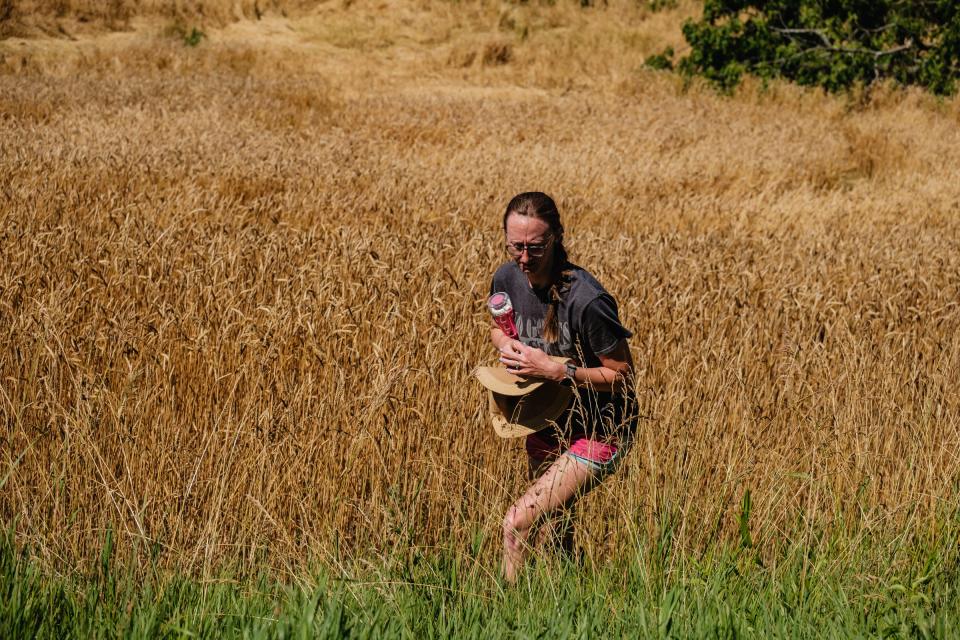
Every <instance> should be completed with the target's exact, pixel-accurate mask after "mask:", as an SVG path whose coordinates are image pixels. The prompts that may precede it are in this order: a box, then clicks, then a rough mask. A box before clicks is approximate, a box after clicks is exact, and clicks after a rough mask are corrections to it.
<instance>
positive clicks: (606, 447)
mask: <svg viewBox="0 0 960 640" xmlns="http://www.w3.org/2000/svg"><path fill="white" fill-rule="evenodd" d="M565 444H567V443H565V442H560V441H559V440H558V439H557V438H556V436H554V435H553V434H551V433H550V432H546V433H545V432H539V433H532V434H530V435H529V436H527V443H526V445H527V455H529V456H530V457H531V458H535V459H545V458H548V457H551V456H559V455H564V454H565V455H568V456H570V457H571V458H574V459H575V460H578V461H580V462H582V463H584V464H586V465H587V466H588V467H590V468H591V469H593V470H594V471H596V472H600V473H604V474H607V473H612V472H613V471H615V470H616V468H617V466H618V465H619V462H620V460H622V459H623V455H624V454H625V453H626V450H627V449H628V448H629V442H623V441H620V440H617V439H610V440H607V441H603V440H591V439H589V438H587V437H585V436H583V435H580V436H574V437H573V438H572V439H571V441H570V443H569V446H567V447H564V445H565Z"/></svg>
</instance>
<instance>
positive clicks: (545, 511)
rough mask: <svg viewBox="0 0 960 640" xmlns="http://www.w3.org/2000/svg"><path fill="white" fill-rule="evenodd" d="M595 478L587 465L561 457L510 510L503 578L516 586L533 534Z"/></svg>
mask: <svg viewBox="0 0 960 640" xmlns="http://www.w3.org/2000/svg"><path fill="white" fill-rule="evenodd" d="M594 479H595V475H594V472H593V470H591V469H590V467H588V466H587V465H585V464H584V463H582V462H580V461H578V460H576V459H574V458H571V457H570V456H567V455H562V456H560V457H558V458H557V459H556V460H555V461H554V462H553V463H552V464H551V465H550V466H549V467H548V468H547V470H546V471H544V473H543V475H541V476H540V477H539V478H537V480H536V481H535V482H534V483H533V485H531V486H530V488H529V489H527V492H526V493H524V494H523V496H522V497H521V498H520V499H519V500H517V501H516V502H515V503H513V505H512V506H511V507H510V508H509V509H508V510H507V515H506V517H505V518H504V519H503V575H504V578H506V580H507V582H509V583H511V584H513V583H514V582H516V580H517V573H518V571H519V570H520V567H521V566H522V565H523V561H524V560H525V559H526V556H527V554H528V553H529V542H530V532H531V530H532V529H533V527H534V525H536V524H537V523H538V522H539V521H540V520H541V519H542V518H543V517H544V516H549V515H551V514H553V513H554V512H555V511H556V510H557V509H558V508H560V507H564V506H567V505H569V504H570V503H571V502H573V501H574V500H575V499H576V498H577V497H579V496H580V495H582V494H584V493H586V492H587V491H589V490H590V489H592V488H593V484H594Z"/></svg>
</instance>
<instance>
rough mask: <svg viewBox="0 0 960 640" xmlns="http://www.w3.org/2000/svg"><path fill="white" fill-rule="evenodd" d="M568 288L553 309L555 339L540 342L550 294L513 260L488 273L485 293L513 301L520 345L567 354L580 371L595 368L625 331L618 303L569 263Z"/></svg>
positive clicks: (583, 272) (590, 278) (586, 274)
mask: <svg viewBox="0 0 960 640" xmlns="http://www.w3.org/2000/svg"><path fill="white" fill-rule="evenodd" d="M568 270H569V271H570V272H571V277H570V287H569V289H568V290H567V292H566V293H565V294H563V299H562V300H561V302H560V305H559V308H558V310H557V311H558V320H559V322H558V324H557V327H558V329H559V333H560V338H559V340H557V342H555V343H550V342H547V341H545V340H544V339H543V324H544V320H545V319H546V317H547V311H548V310H549V309H550V290H549V289H534V288H533V287H531V286H530V283H529V281H528V280H527V276H525V275H524V273H523V272H522V271H520V267H519V266H518V265H517V263H516V262H512V261H511V262H507V263H505V264H503V265H501V266H500V268H499V269H497V271H496V273H494V274H493V282H492V283H491V285H490V293H491V294H493V293H496V292H498V291H503V292H505V293H506V294H507V295H508V296H510V301H511V302H512V303H513V312H514V322H515V323H516V325H517V332H518V333H519V334H520V342H522V343H523V344H525V345H527V346H530V347H537V348H539V349H543V350H544V351H546V352H547V353H548V354H550V355H552V356H566V357H568V358H573V360H574V362H576V363H577V364H579V365H581V366H584V367H599V366H600V359H599V358H598V357H597V356H600V355H605V354H607V353H610V352H611V351H613V349H614V347H616V346H617V343H618V342H620V340H623V339H624V338H629V337H630V336H632V335H633V334H632V333H630V331H628V330H627V329H626V328H624V326H623V325H622V324H620V318H619V316H618V315H617V303H616V301H615V300H614V299H613V296H611V295H610V294H609V293H607V290H606V289H604V288H603V285H601V284H600V283H599V282H597V279H596V278H594V277H593V276H592V275H590V273H589V272H587V271H586V270H585V269H582V268H580V267H578V266H576V265H574V264H571V265H568Z"/></svg>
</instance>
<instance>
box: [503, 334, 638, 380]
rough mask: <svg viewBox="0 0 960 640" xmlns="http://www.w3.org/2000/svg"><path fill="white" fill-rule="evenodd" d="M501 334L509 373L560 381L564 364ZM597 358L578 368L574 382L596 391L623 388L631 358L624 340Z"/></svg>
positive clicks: (628, 375)
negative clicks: (596, 363)
mask: <svg viewBox="0 0 960 640" xmlns="http://www.w3.org/2000/svg"><path fill="white" fill-rule="evenodd" d="M490 334H491V339H493V340H494V344H497V342H496V339H495V338H494V337H493V334H494V331H491V332H490ZM500 335H501V336H503V338H502V340H503V344H504V348H500V362H502V363H503V364H505V365H506V366H507V367H510V368H511V369H510V370H511V371H512V372H514V373H517V374H520V375H525V376H533V377H537V378H546V379H547V380H555V381H557V382H559V381H561V380H563V378H564V376H565V375H566V367H565V366H564V365H563V364H561V363H559V362H555V361H554V360H551V359H550V356H548V355H547V354H546V353H545V352H544V351H543V350H541V349H537V348H535V347H528V346H526V345H524V344H521V343H519V342H517V341H516V340H510V339H509V338H507V336H505V335H504V334H503V332H502V331H501V332H500ZM512 343H516V344H515V345H514V344H512ZM597 357H598V358H600V366H599V367H577V374H576V377H575V381H576V383H577V385H589V386H591V387H593V388H594V389H596V390H597V391H618V392H619V391H623V390H624V389H625V388H626V385H627V384H628V381H629V378H630V374H631V373H632V372H633V357H632V356H631V355H630V348H629V347H628V346H627V341H626V340H620V341H619V342H618V343H617V346H615V347H614V348H613V350H612V351H610V353H607V354H606V355H602V356H600V355H598V356H597Z"/></svg>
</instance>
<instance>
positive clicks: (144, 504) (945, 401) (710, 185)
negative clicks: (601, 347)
mask: <svg viewBox="0 0 960 640" xmlns="http://www.w3.org/2000/svg"><path fill="white" fill-rule="evenodd" d="M2 4H3V3H0V5H2ZM88 4H90V6H100V5H99V3H88ZM248 4H249V5H250V6H247V5H248ZM253 4H254V3H247V4H244V3H226V2H223V3H219V4H218V3H217V2H209V3H205V6H208V7H213V8H217V10H216V11H214V10H213V9H208V12H209V13H211V15H209V16H204V15H201V14H198V13H197V12H196V10H195V9H191V7H190V6H188V3H183V4H182V5H175V4H161V3H153V4H151V3H144V4H143V5H142V6H139V7H138V5H134V4H124V3H120V2H118V3H114V4H113V5H111V6H112V7H113V8H114V10H115V11H114V13H109V12H106V13H99V14H98V13H96V12H95V11H93V10H92V9H90V7H88V6H87V5H84V4H83V3H81V2H77V3H70V2H65V3H64V2H61V3H50V6H47V5H46V4H45V3H43V2H36V3H20V2H16V1H14V2H10V1H9V0H8V2H7V3H6V5H3V6H6V7H7V8H8V9H9V12H8V15H9V16H13V17H12V18H7V22H6V23H3V24H5V29H6V33H7V34H13V35H11V36H10V37H8V38H7V39H5V40H0V420H2V424H3V425H4V428H3V432H2V433H3V442H2V452H0V453H2V456H0V463H2V467H0V486H2V491H0V515H2V517H3V520H4V522H5V523H9V525H8V526H10V527H12V529H13V530H14V532H15V535H16V538H17V540H18V541H19V542H20V543H21V544H23V545H28V546H29V547H30V548H31V549H32V550H33V551H34V552H35V553H36V554H37V555H38V556H40V557H42V558H44V559H45V560H47V561H49V562H50V563H52V564H55V565H61V566H76V565H80V564H82V563H84V562H86V561H87V560H89V559H90V558H95V557H96V555H97V553H98V551H99V549H100V547H101V545H102V543H103V539H104V536H105V534H106V532H107V531H108V530H112V531H114V532H115V535H116V539H117V545H118V549H120V550H122V552H123V553H124V554H125V555H126V556H127V557H147V556H148V555H149V556H150V557H153V558H154V559H155V560H156V561H158V562H161V563H164V564H167V565H171V566H177V567H179V568H183V569H186V570H190V571H193V570H196V571H200V570H204V569H209V568H211V567H215V566H220V565H222V564H229V563H240V564H249V565H257V564H261V563H264V562H266V563H268V564H270V565H271V566H275V567H285V568H288V569H291V570H294V569H296V568H297V567H300V566H302V565H303V563H306V562H315V561H320V562H323V563H326V564H328V565H336V564H337V563H339V562H343V561H345V560H344V558H357V557H367V556H369V555H371V554H372V555H373V556H376V557H393V556H395V555H397V554H401V555H402V554H403V553H406V552H407V550H409V549H411V548H416V549H420V550H451V549H452V550H454V551H462V550H465V549H469V548H471V547H477V546H479V547H482V548H483V549H484V550H485V551H484V553H486V554H487V557H489V558H493V556H494V555H495V554H496V552H497V549H498V546H499V535H500V533H499V527H500V521H501V517H502V514H503V511H504V510H505V508H506V506H507V505H508V504H509V502H510V501H511V500H512V499H513V497H515V496H517V495H518V494H519V492H520V491H521V489H522V487H523V480H524V478H523V475H524V469H525V466H524V465H525V462H524V460H523V454H522V448H521V444H520V443H519V442H516V441H514V442H511V441H504V440H499V439H497V438H496V437H495V436H494V434H493V431H492V428H491V426H490V425H489V424H488V422H487V418H486V416H485V414H484V411H483V407H484V405H483V398H482V395H481V392H480V389H479V387H478V385H477V384H476V383H475V382H474V381H473V380H472V378H471V375H470V373H471V370H472V369H473V367H474V366H476V365H478V364H484V363H488V362H490V361H492V360H493V356H494V354H493V351H492V347H490V345H489V342H488V340H487V337H486V327H487V324H488V319H487V317H486V312H485V308H484V304H483V303H484V299H485V295H486V293H487V288H488V286H489V278H490V275H491V274H492V272H493V270H494V269H495V267H496V266H497V265H498V264H499V263H500V262H501V261H503V260H504V259H505V256H504V255H503V251H502V248H501V247H502V238H501V231H500V229H499V223H500V216H501V215H502V209H503V207H504V206H505V205H506V202H507V201H508V200H509V198H510V197H511V196H512V195H513V194H515V193H517V192H519V191H523V190H530V189H537V190H543V191H546V192H548V193H550V194H552V195H554V196H555V197H556V199H557V201H558V204H559V206H560V209H561V213H562V215H563V217H564V222H565V225H566V228H567V236H568V245H569V248H570V251H571V257H572V259H573V260H574V261H575V262H577V263H579V264H582V265H584V266H586V267H588V268H589V269H591V270H592V271H593V272H594V273H595V274H596V275H597V276H598V278H599V279H600V280H601V282H603V283H604V284H605V285H606V287H607V288H608V289H609V290H610V291H611V292H612V293H613V294H614V296H615V297H616V298H617V299H618V300H619V301H620V311H621V317H622V320H623V321H624V324H625V325H626V326H627V327H628V328H630V329H631V330H632V331H633V332H634V338H633V339H632V340H631V349H632V352H633V357H634V359H635V361H636V363H637V371H636V388H637V393H638V396H639V398H640V400H641V405H642V412H643V419H642V420H641V423H640V430H639V438H638V440H637V445H636V446H635V447H634V449H633V451H632V453H631V454H630V456H629V458H628V459H627V461H626V463H625V465H624V467H623V468H622V470H621V472H620V473H619V474H617V475H616V476H615V477H613V478H611V479H609V480H608V481H607V482H606V483H605V484H603V485H602V486H601V487H600V488H599V489H597V490H596V491H594V492H593V493H592V494H591V495H590V496H589V497H588V498H587V499H586V500H585V501H584V503H583V504H582V508H581V522H582V526H581V528H580V529H579V531H578V541H579V544H580V545H581V546H582V547H583V548H584V549H585V550H586V552H587V554H588V555H589V556H590V557H592V558H595V559H598V560H600V559H604V558H609V557H612V556H615V555H617V554H619V553H623V552H624V550H625V549H627V548H630V547H631V546H636V545H637V544H642V543H643V541H647V540H652V539H655V538H656V537H657V536H658V535H662V533H663V531H664V529H665V528H666V527H669V528H670V531H671V536H672V537H671V544H673V545H676V546H677V547H678V548H683V549H703V548H706V547H708V546H709V545H711V544H713V543H716V542H723V541H725V540H730V539H734V538H736V537H737V536H739V535H741V533H740V530H739V522H740V520H741V519H740V518H739V516H740V515H741V512H742V504H743V500H744V496H746V495H748V494H749V496H750V501H751V503H752V511H751V514H750V520H749V526H750V528H751V531H752V536H753V539H754V540H755V542H756V544H757V546H758V548H759V549H760V550H761V551H762V552H764V553H767V554H770V555H772V554H774V552H775V550H776V549H778V548H779V547H780V546H781V545H782V544H784V541H786V540H792V541H796V540H808V541H809V544H811V545H816V544H817V541H818V540H819V539H820V538H819V535H820V534H821V533H822V532H823V531H826V530H831V529H834V528H842V529H845V530H849V531H854V532H858V531H859V532H870V533H871V534H878V535H880V534H882V535H887V536H888V538H889V539H890V540H894V539H896V538H897V536H902V537H901V538H900V539H901V540H902V539H905V537H906V536H908V535H909V534H910V532H918V531H924V532H931V531H933V532H935V530H936V527H938V526H939V523H940V522H941V521H942V516H943V514H944V513H945V512H946V511H949V510H950V509H952V508H953V505H955V503H956V496H957V488H958V481H960V459H958V453H957V452H958V451H960V397H958V392H957V387H956V372H957V371H958V368H960V337H958V336H960V331H958V330H960V309H958V304H960V169H958V167H960V133H958V127H957V125H958V123H960V102H958V101H957V100H956V99H949V100H942V101H937V100H935V99H934V98H931V97H929V96H926V95H924V94H922V93H919V92H914V91H901V90H894V89H892V88H889V87H880V88H878V89H875V90H873V91H869V92H866V91H864V92H860V93H858V94H857V95H854V96H829V95H824V94H822V93H819V92H815V91H810V90H801V89H797V88H794V87H789V86H785V85H773V86H770V87H767V88H763V87H760V86H755V85H753V84H749V83H748V84H747V85H746V86H744V87H743V88H741V89H740V90H739V91H738V92H737V93H736V94H735V95H733V96H730V97H727V96H721V95H718V94H716V93H714V92H713V91H712V90H711V89H710V88H708V87H704V86H701V85H700V84H698V83H693V84H692V85H687V84H686V83H684V81H683V80H682V79H679V78H676V77H674V76H672V75H669V74H664V73H660V72H653V71H649V70H646V69H644V68H643V66H642V61H643V59H644V57H645V56H647V55H650V54H652V53H655V52H658V51H660V50H662V49H663V48H664V47H665V46H668V45H672V46H675V47H678V48H679V49H682V36H681V35H680V32H679V28H680V24H681V22H682V20H683V19H684V18H686V17H689V16H693V15H696V13H697V11H698V10H699V9H698V6H697V5H696V3H691V2H681V3H679V5H678V6H673V7H669V6H668V7H667V8H666V9H664V10H659V11H655V10H654V9H653V8H651V7H650V6H649V5H648V4H646V3H631V4H628V3H617V2H611V3H610V4H608V5H600V6H594V7H586V8H581V7H580V6H579V4H578V3H577V4H574V3H569V4H567V3H557V4H546V3H544V4H539V3H531V4H511V3H504V4H500V3H491V2H480V3H448V2H428V1H426V0H422V1H408V0H397V1H395V2H382V3H378V2H369V1H367V0H357V1H356V2H342V3H333V2H327V3H319V4H316V5H312V4H311V3H307V2H300V3H289V4H288V5H287V6H284V3H281V2H276V3H274V4H268V3H261V5H258V6H257V7H253V8H251V7H252V6H253ZM263 5H266V6H263ZM84 12H86V13H84ZM2 13H3V12H0V17H2ZM28 14H29V15H28ZM261 14H262V15H261ZM257 16H260V17H259V19H258V17H257ZM27 17H29V18H30V19H29V20H28V19H27ZM80 18H83V19H82V20H81V19H80ZM37 25H40V26H37ZM77 25H80V26H79V27H78V26H77ZM41 27H42V28H41ZM74 27H77V28H76V29H75V28H74ZM193 28H197V29H198V30H201V31H202V32H203V34H204V37H203V38H202V39H201V40H200V41H199V43H198V44H196V46H187V45H186V44H185V41H184V37H183V34H184V33H185V30H189V29H193ZM38 30H39V32H38ZM61 32H65V33H61ZM57 34H59V35H57ZM24 36H28V37H24ZM885 539H886V538H885ZM491 566H492V563H491Z"/></svg>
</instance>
